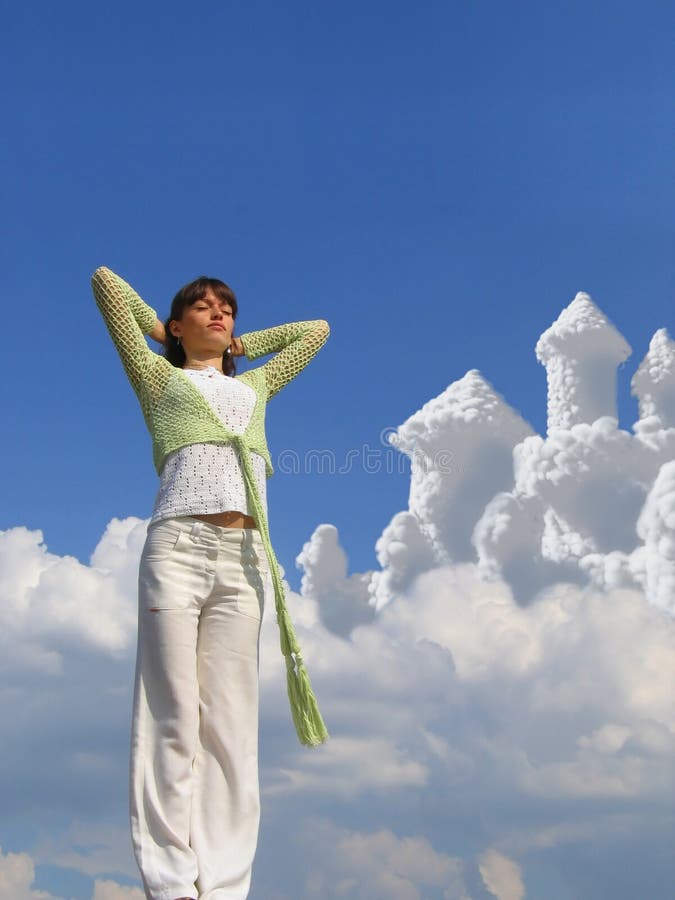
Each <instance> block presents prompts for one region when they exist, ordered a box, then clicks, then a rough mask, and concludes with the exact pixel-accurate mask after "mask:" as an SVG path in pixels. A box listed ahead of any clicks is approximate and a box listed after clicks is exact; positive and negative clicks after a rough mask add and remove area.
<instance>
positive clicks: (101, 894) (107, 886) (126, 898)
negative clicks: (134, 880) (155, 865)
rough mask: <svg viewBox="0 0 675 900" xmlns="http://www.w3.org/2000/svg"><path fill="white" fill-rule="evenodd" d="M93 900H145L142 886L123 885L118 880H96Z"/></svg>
mask: <svg viewBox="0 0 675 900" xmlns="http://www.w3.org/2000/svg"><path fill="white" fill-rule="evenodd" d="M91 900H145V893H144V891H142V890H141V889H140V888H135V887H123V886H122V885H121V884H117V882H116V881H96V882H95V883H94V893H93V895H92V898H91Z"/></svg>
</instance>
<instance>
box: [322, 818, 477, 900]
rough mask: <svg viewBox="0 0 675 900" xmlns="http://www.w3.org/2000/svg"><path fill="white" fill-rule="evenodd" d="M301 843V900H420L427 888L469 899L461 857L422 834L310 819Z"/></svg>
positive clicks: (454, 899) (450, 899)
mask: <svg viewBox="0 0 675 900" xmlns="http://www.w3.org/2000/svg"><path fill="white" fill-rule="evenodd" d="M304 843H305V845H306V846H307V847H308V849H309V851H310V854H311V857H312V862H311V864H310V866H309V869H308V872H307V876H306V881H305V897H306V898H307V900H312V898H326V900H338V898H345V897H349V898H354V900H372V898H375V897H377V898H385V897H386V898H387V900H422V898H423V897H425V896H428V894H427V890H428V889H430V888H437V889H439V890H442V891H443V897H445V898H447V900H469V898H468V896H467V893H466V887H465V885H464V880H463V864H462V861H461V860H460V859H456V858H453V857H450V856H448V855H446V854H444V853H439V852H438V851H436V850H435V849H434V847H433V846H432V845H431V843H430V842H429V841H428V840H427V839H426V838H424V837H408V836H404V837H398V836H397V835H395V834H393V833H392V832H391V831H390V830H388V829H381V830H379V831H376V832H372V833H366V832H362V831H352V830H349V829H346V828H336V827H335V826H334V825H333V824H332V823H331V822H327V821H311V822H309V823H308V825H307V827H306V831H305V834H304Z"/></svg>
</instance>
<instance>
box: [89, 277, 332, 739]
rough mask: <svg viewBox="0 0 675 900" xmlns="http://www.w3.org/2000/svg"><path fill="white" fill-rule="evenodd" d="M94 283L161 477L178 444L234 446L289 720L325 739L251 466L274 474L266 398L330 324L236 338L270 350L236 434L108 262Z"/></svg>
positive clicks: (242, 380)
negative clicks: (270, 609)
mask: <svg viewBox="0 0 675 900" xmlns="http://www.w3.org/2000/svg"><path fill="white" fill-rule="evenodd" d="M91 284H92V289H93V291H94V296H95V298H96V303H97V305H98V308H99V309H100V311H101V314H102V315H103V318H104V320H105V323H106V326H107V328H108V331H109V333H110V336H111V338H112V339H113V342H114V344H115V346H116V348H117V351H118V353H119V355H120V358H121V360H122V364H123V366H124V370H125V372H126V374H127V377H128V379H129V382H130V384H131V386H132V388H133V389H134V391H135V393H136V396H137V397H138V400H139V403H140V404H141V409H142V411H143V417H144V419H145V423H146V425H147V427H148V431H149V432H150V435H151V437H152V452H153V460H154V463H155V468H156V470H157V472H158V473H159V474H160V477H161V473H162V471H163V468H164V466H165V465H166V463H167V460H168V459H169V457H170V455H171V454H172V453H175V452H177V451H180V450H181V448H183V447H188V446H191V445H194V444H230V445H232V447H233V448H234V449H235V450H237V451H238V452H239V461H240V464H241V472H242V474H243V479H244V483H245V486H246V496H247V500H248V504H249V510H250V513H249V514H251V515H253V517H254V518H255V520H256V524H257V525H258V528H259V529H260V536H261V537H262V541H263V545H264V547H265V552H266V554H267V559H268V562H269V567H270V577H271V579H272V584H273V587H274V603H275V607H276V613H277V623H278V625H279V637H280V642H281V652H282V653H283V655H284V657H285V660H286V675H287V679H286V680H287V688H288V696H289V700H290V704H291V712H292V714H293V722H294V724H295V729H296V731H297V734H298V737H299V739H300V741H301V743H303V744H307V745H309V746H314V745H316V744H320V743H322V742H323V741H325V740H326V738H327V737H328V731H327V730H326V726H325V724H324V722H323V719H322V717H321V713H320V712H319V708H318V706H317V703H316V698H315V697H314V693H313V692H312V686H311V684H310V681H309V676H308V674H307V669H306V667H305V664H304V661H303V659H302V655H301V653H300V646H299V644H298V640H297V637H296V636H295V631H294V629H293V623H292V622H291V618H290V616H289V614H288V610H287V608H286V598H285V593H284V586H283V582H282V579H281V572H280V571H279V564H278V563H277V559H276V556H275V553H274V549H273V547H272V542H271V540H270V534H269V526H268V522H267V511H266V508H265V506H264V505H263V500H262V497H261V494H260V490H259V487H258V479H257V477H256V471H255V468H254V467H255V465H256V463H255V457H256V454H258V455H259V456H261V457H262V459H263V460H264V463H265V474H266V476H267V477H269V476H270V475H272V474H273V472H274V469H273V468H272V462H271V459H270V454H269V449H268V447H267V438H266V436H265V409H266V405H267V401H268V400H269V399H270V398H271V397H273V396H274V395H275V394H276V393H278V392H279V391H280V390H281V388H283V387H284V386H285V385H287V384H288V383H289V382H290V381H291V380H292V379H293V378H295V376H296V375H298V374H299V373H300V372H301V371H302V370H303V369H304V368H305V366H306V365H307V364H308V363H309V362H310V360H311V359H313V357H314V356H316V354H317V353H318V352H319V350H320V349H321V347H322V346H323V345H324V344H325V343H326V341H327V340H328V335H329V333H330V329H329V326H328V322H326V321H325V320H324V319H313V320H310V321H306V322H289V323H288V324H286V325H275V326H274V327H272V328H265V329H263V330H262V331H250V332H248V333H246V334H242V335H240V336H239V340H240V341H241V344H242V346H243V348H244V352H245V354H246V358H247V359H250V360H252V359H257V358H258V357H259V356H265V355H267V354H269V353H274V354H275V356H274V357H273V358H272V359H271V360H269V362H266V363H265V364H264V365H262V366H258V367H256V368H253V369H250V370H249V371H247V372H244V373H243V374H242V375H236V376H235V378H234V380H235V381H236V382H237V383H238V384H240V385H242V386H246V387H248V388H250V389H251V390H252V391H253V393H254V394H255V403H254V405H253V410H252V412H251V414H250V418H249V421H248V424H247V425H246V427H245V428H244V430H243V431H242V432H241V433H240V432H238V431H236V430H235V429H234V428H233V427H230V426H231V423H227V422H225V421H223V420H221V418H219V416H218V414H217V413H216V411H215V410H214V408H213V407H212V406H211V404H210V403H209V401H208V400H207V398H206V397H205V396H204V394H203V393H202V392H201V391H200V390H199V389H198V387H197V385H196V384H195V382H194V380H193V378H192V377H191V376H190V375H189V374H187V373H188V370H185V369H180V368H177V367H175V366H173V365H172V364H171V363H170V362H169V361H168V359H166V358H165V357H164V356H160V355H159V354H157V353H154V352H153V351H152V350H151V349H150V348H149V347H148V345H147V343H146V341H145V337H144V335H145V334H148V333H149V332H150V331H152V329H153V328H154V326H155V323H156V322H157V314H156V313H155V310H154V309H153V308H152V307H151V306H148V304H147V303H145V302H144V301H143V300H142V299H141V297H139V295H138V294H137V293H136V291H134V289H133V288H132V287H131V285H129V284H127V282H126V281H124V280H123V279H122V278H120V277H119V275H116V274H115V273H114V272H111V270H110V269H107V268H106V267H105V266H100V267H99V268H98V269H96V271H95V272H94V274H93V276H92V279H91Z"/></svg>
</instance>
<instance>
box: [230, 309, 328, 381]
mask: <svg viewBox="0 0 675 900" xmlns="http://www.w3.org/2000/svg"><path fill="white" fill-rule="evenodd" d="M329 334H330V326H329V325H328V322H326V321H325V319H311V320H309V321H306V322H289V323H288V324H287V325H275V326H274V327H273V328H265V329H263V330H262V331H249V332H247V333H246V334H242V335H240V336H239V337H240V340H241V343H242V345H243V347H244V352H245V353H246V358H247V359H250V360H253V359H258V357H260V356H266V355H267V354H268V353H276V356H275V357H274V359H271V360H270V361H269V362H266V363H265V364H264V365H263V366H260V371H261V372H262V373H263V374H264V376H265V383H266V385H267V396H268V398H269V397H273V396H274V395H275V394H277V393H278V392H279V391H280V390H281V389H282V387H285V385H287V384H288V383H289V381H292V380H293V378H295V376H296V375H298V374H299V373H300V372H301V371H302V370H303V369H304V368H305V366H306V365H307V363H309V362H310V360H311V359H313V358H314V357H315V356H316V354H317V353H318V352H319V350H320V349H321V348H322V347H323V345H324V344H325V343H326V341H327V340H328V335H329Z"/></svg>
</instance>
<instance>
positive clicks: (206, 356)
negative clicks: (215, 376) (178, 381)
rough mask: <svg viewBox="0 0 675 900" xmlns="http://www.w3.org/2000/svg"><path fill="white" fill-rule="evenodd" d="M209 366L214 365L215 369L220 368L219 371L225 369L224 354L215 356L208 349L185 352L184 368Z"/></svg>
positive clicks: (205, 367)
mask: <svg viewBox="0 0 675 900" xmlns="http://www.w3.org/2000/svg"><path fill="white" fill-rule="evenodd" d="M209 366H213V368H214V369H218V371H219V372H222V371H223V357H222V354H221V355H220V356H213V355H211V354H210V353H209V352H208V351H207V352H206V353H203V354H202V353H186V354H185V362H184V363H183V368H184V369H207V368H208V367H209Z"/></svg>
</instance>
